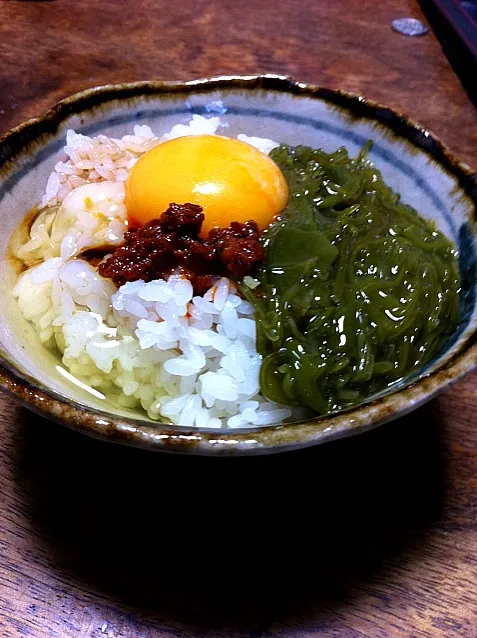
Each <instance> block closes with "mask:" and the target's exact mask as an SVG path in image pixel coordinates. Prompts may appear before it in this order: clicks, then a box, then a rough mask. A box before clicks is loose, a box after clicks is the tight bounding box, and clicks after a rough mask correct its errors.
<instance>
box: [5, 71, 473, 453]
mask: <svg viewBox="0 0 477 638" xmlns="http://www.w3.org/2000/svg"><path fill="white" fill-rule="evenodd" d="M220 89H235V90H246V91H254V90H264V91H267V90H269V91H274V92H284V93H287V94H295V95H305V96H308V97H311V98H314V99H317V100H320V101H325V102H327V103H328V104H330V105H332V106H335V107H337V108H339V109H341V110H345V111H346V112H347V115H348V116H350V117H352V118H355V119H367V120H371V121H374V122H378V123H380V124H383V125H384V126H385V127H386V128H387V129H390V130H391V131H392V132H393V133H394V134H395V135H396V136H397V137H398V138H404V139H405V140H407V141H408V142H410V143H411V144H412V145H413V146H415V147H417V148H419V149H420V150H422V151H424V152H426V153H427V154H428V155H430V156H431V157H432V159H434V160H435V161H437V162H438V163H439V164H440V165H441V167H443V168H444V169H445V170H446V171H447V172H449V173H451V174H452V175H453V176H454V177H456V178H457V181H458V183H459V186H460V187H461V189H463V191H464V192H465V193H466V195H467V196H468V197H469V198H470V199H471V200H472V202H473V203H474V205H475V206H477V174H476V173H475V172H474V171H472V169H471V168H470V167H469V166H468V165H466V164H465V163H463V162H461V161H460V160H458V159H457V158H456V157H455V156H454V155H453V153H452V152H451V151H450V150H449V148H448V147H447V146H446V145H445V144H444V143H443V142H441V140H440V139H439V138H438V137H437V136H435V135H434V134H433V133H431V132H430V131H429V130H427V129H425V128H424V127H423V126H421V125H420V124H419V123H417V122H416V121H414V120H412V119H409V118H407V117H406V116H404V115H403V114H401V113H400V112H399V111H396V110H395V109H393V108H390V107H388V106H384V105H382V104H379V103H377V102H374V101H372V100H368V99H365V98H363V97H362V96H360V95H358V94H355V93H351V92H348V91H342V90H339V89H329V88H325V87H321V86H314V85H312V84H305V83H303V82H298V81H296V80H294V79H292V78H290V77H286V76H279V75H272V74H266V75H246V76H218V77H212V78H201V79H195V80H190V81H184V82H183V81H141V82H128V83H122V84H108V85H103V86H97V87H92V88H89V89H85V90H83V91H80V92H78V93H75V94H73V95H71V96H69V97H67V98H65V99H63V100H61V101H60V102H58V103H57V104H55V105H54V106H53V107H52V108H51V109H49V110H48V111H46V112H45V113H44V114H43V115H40V116H38V117H35V118H32V119H29V120H27V121H26V122H24V123H22V124H20V125H18V126H16V127H14V128H12V129H11V130H10V131H8V132H7V133H5V134H4V135H2V136H1V137H0V169H2V167H3V166H5V165H7V164H10V163H11V162H13V161H15V159H16V157H17V156H18V155H19V154H21V152H22V151H24V149H25V147H27V146H28V145H29V144H31V143H33V142H35V141H38V140H39V141H40V142H41V137H42V136H43V135H47V136H53V135H55V134H56V133H57V131H58V129H59V127H60V125H61V124H62V122H63V121H64V120H65V119H67V118H68V117H70V116H71V115H74V114H79V113H81V112H84V111H86V110H92V109H94V108H95V107H98V106H100V105H101V104H105V103H108V102H111V101H114V100H123V101H124V100H127V99H133V98H138V97H148V96H149V97H154V96H160V95H163V94H174V93H177V94H181V93H183V94H187V93H199V92H211V91H218V90H220ZM476 365H477V328H476V329H474V330H473V331H472V333H471V334H470V335H469V336H468V337H467V339H466V340H465V341H464V342H463V343H462V344H461V345H460V346H459V348H458V350H457V351H456V352H455V353H454V354H453V355H452V357H450V358H448V359H446V360H445V361H443V362H442V363H441V364H439V365H438V366H437V367H436V368H435V369H434V370H433V371H432V372H430V373H429V374H427V375H425V376H423V377H421V378H420V379H419V380H417V381H416V382H415V383H411V384H408V385H404V386H403V387H400V388H397V389H396V390H394V391H392V392H390V393H388V394H385V395H383V396H380V397H378V398H375V399H372V400H370V401H368V402H366V403H363V404H360V405H358V406H356V407H354V408H350V409H347V410H344V411H340V412H337V413H332V414H330V415H327V416H321V417H312V418H309V419H306V420H303V421H298V422H293V423H287V424H283V425H269V426H260V427H257V428H247V429H240V430H211V429H207V430H206V429H203V430H199V429H196V428H190V427H186V426H171V425H168V424H161V423H158V424H153V423H152V422H150V421H146V420H143V419H140V418H137V419H136V418H128V417H122V416H119V415H113V414H111V413H108V412H103V411H101V410H100V409H96V408H92V407H86V406H83V405H81V404H79V403H77V402H76V401H74V400H72V399H68V398H66V397H64V396H62V395H59V394H57V393H56V392H54V391H53V390H50V389H47V388H45V387H43V386H42V385H41V383H39V382H38V381H36V380H34V379H32V378H30V377H28V376H26V375H24V374H23V373H22V372H21V371H20V370H18V369H16V368H15V367H14V366H12V364H11V363H10V362H9V361H7V360H6V359H3V360H0V390H3V391H5V392H6V393H8V394H9V395H11V396H13V397H14V398H16V399H17V400H18V401H20V403H22V404H23V405H25V406H26V407H28V408H30V409H32V410H34V411H35V412H37V413H39V414H40V415H42V416H46V417H48V418H50V419H53V420H55V421H58V422H61V423H63V424H65V425H67V426H69V427H71V428H73V429H75V430H79V431H81V432H84V433H86V434H89V435H92V436H95V437H97V438H102V439H105V440H108V441H113V442H117V443H124V444H128V445H132V446H136V447H142V448H147V449H153V450H163V451H170V452H181V453H195V454H206V455H243V454H265V453H271V452H281V451H286V450H289V449H296V448H300V447H307V446H310V445H314V444H318V443H322V442H325V441H328V440H332V439H335V438H341V437H345V436H350V435H353V434H356V433H358V432H361V431H364V430H368V429H371V428H374V427H377V426H378V425H380V424H382V423H384V422H386V421H389V420H391V419H393V418H396V417H398V416H402V415H404V414H405V413H406V412H408V411H410V410H412V409H414V408H415V407H417V406H418V405H420V404H421V403H424V402H425V401H427V400H428V399H430V398H431V397H432V396H434V395H435V394H436V393H437V392H439V391H440V390H442V389H443V388H444V387H446V386H448V385H449V384H450V383H453V382H455V381H457V380H458V379H459V378H460V377H462V376H463V375H464V374H466V373H468V372H470V371H471V370H472V369H473V368H474V367H475V366H476ZM403 406H404V407H403Z"/></svg>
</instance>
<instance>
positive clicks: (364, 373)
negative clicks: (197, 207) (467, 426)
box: [243, 146, 460, 414]
mask: <svg viewBox="0 0 477 638" xmlns="http://www.w3.org/2000/svg"><path fill="white" fill-rule="evenodd" d="M366 150H367V149H363V151H362V152H361V153H360V154H359V156H358V158H357V159H356V160H353V159H350V158H349V156H348V153H347V151H346V150H345V149H344V148H340V149H338V150H337V151H336V152H334V153H332V154H327V153H325V152H324V151H322V150H312V149H311V148H308V147H304V146H302V147H296V148H292V147H287V146H281V147H280V148H279V149H276V150H274V151H272V157H273V159H274V160H275V161H276V162H277V164H278V165H279V166H280V168H281V169H282V171H283V172H284V174H285V175H286V178H287V180H288V183H289V186H290V192H291V196H290V202H289V205H288V207H287V209H286V210H285V211H284V213H283V215H282V216H281V218H280V220H279V221H277V222H276V223H274V224H273V225H272V226H271V227H270V229H269V230H268V231H267V232H265V233H264V235H263V238H264V246H265V249H266V263H265V266H264V267H263V269H262V270H261V271H260V272H259V275H258V279H259V281H260V283H261V285H260V286H258V287H256V288H253V289H250V288H248V287H247V285H244V286H243V291H244V293H245V294H246V296H247V298H248V299H249V300H251V301H252V302H253V303H254V304H255V308H256V318H257V333H258V342H257V348H258V350H259V352H260V353H261V354H262V355H263V356H264V361H263V363H262V368H261V373H260V374H261V387H262V392H264V393H265V394H266V395H267V396H268V397H269V398H270V399H273V400H274V401H278V402H280V403H288V404H296V405H302V404H304V405H307V406H309V407H311V408H313V409H314V410H316V411H317V412H319V413H321V414H326V413H328V412H332V411H335V410H339V409H341V408H346V407H349V406H352V405H355V404H357V403H360V402H362V401H364V400H366V399H367V398H369V397H371V396H372V395H374V394H376V393H378V392H380V391H382V390H385V389H387V388H389V387H390V386H392V385H394V384H396V383H398V382H400V381H402V380H404V379H405V378H406V377H408V376H409V375H411V374H412V373H414V372H417V371H420V370H421V369H422V367H423V366H424V365H425V364H426V363H428V362H429V361H431V360H432V359H433V358H434V357H436V356H437V355H438V354H439V353H440V351H441V349H442V347H443V346H444V344H445V342H446V340H447V338H448V337H449V336H450V335H452V333H453V331H454V329H455V327H456V325H457V320H458V317H459V297H458V291H459V286H460V279H459V273H458V266H457V259H456V250H455V248H454V246H453V244H452V243H451V242H450V241H449V240H448V239H447V238H446V237H445V236H444V235H443V234H442V233H440V232H439V231H438V230H437V229H436V228H435V226H434V225H433V224H432V223H430V222H427V221H426V220H425V219H424V218H422V217H420V216H419V215H418V214H417V213H416V211H415V210H413V209H412V208H411V207H410V206H407V205H405V204H402V203H401V202H400V196H399V195H397V194H396V193H394V192H393V191H392V190H391V189H390V188H389V187H388V186H386V184H385V183H384V182H383V179H382V177H381V175H380V173H379V171H378V170H376V168H375V167H374V166H373V165H372V164H371V163H370V162H369V161H368V160H367V159H366Z"/></svg>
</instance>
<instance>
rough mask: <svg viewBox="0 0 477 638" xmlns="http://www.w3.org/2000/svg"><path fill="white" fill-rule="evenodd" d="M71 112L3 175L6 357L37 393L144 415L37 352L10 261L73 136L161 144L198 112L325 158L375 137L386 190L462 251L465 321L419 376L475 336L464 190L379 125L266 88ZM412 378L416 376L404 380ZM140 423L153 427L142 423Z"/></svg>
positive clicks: (141, 99) (164, 95)
mask: <svg viewBox="0 0 477 638" xmlns="http://www.w3.org/2000/svg"><path fill="white" fill-rule="evenodd" d="M95 102H98V100H96V101H95ZM70 111H71V113H70V114H69V115H64V114H62V116H61V118H57V120H56V121H55V127H53V128H54V129H55V130H53V132H52V131H51V128H52V127H51V126H46V125H45V126H44V127H43V129H41V130H40V133H41V134H40V135H38V137H37V139H36V140H34V141H33V142H31V143H29V144H28V145H27V146H26V147H25V148H23V149H22V150H21V152H19V153H18V154H16V155H15V156H14V157H12V158H11V160H12V161H7V162H6V163H5V164H4V166H3V168H2V169H1V172H0V178H1V181H0V218H1V220H2V230H3V232H2V233H1V235H0V254H1V256H2V260H1V263H0V269H1V272H0V275H1V277H2V281H3V286H4V291H5V292H6V294H5V295H4V303H3V304H2V305H1V307H0V351H1V354H2V356H3V358H4V361H5V362H6V365H7V366H10V367H12V368H14V369H16V370H17V371H19V372H20V374H21V375H23V376H24V377H25V378H26V379H28V380H30V381H31V380H35V381H34V382H35V383H36V384H37V385H38V386H39V387H42V388H46V389H49V390H51V391H53V392H54V393H55V394H57V395H59V396H60V397H64V398H66V399H68V400H73V401H75V402H77V403H78V404H80V405H81V406H84V407H89V408H94V409H97V410H101V411H104V412H107V413H110V414H113V415H117V416H120V417H125V416H129V417H131V416H134V417H136V418H137V417H138V415H137V413H136V412H134V413H132V412H131V411H130V410H128V409H126V408H122V407H121V406H119V405H116V404H114V403H112V402H109V401H108V400H107V399H105V398H103V397H102V395H100V394H99V393H98V392H96V391H94V390H93V391H92V390H91V389H88V388H87V387H84V386H82V385H81V384H78V383H76V382H74V380H72V379H71V378H69V377H68V374H67V373H66V374H65V371H64V370H63V369H62V366H61V364H60V361H59V359H58V358H57V357H56V355H55V354H54V353H52V352H50V351H48V350H46V349H45V348H43V347H42V346H40V345H39V342H38V339H37V336H36V334H35V333H34V330H33V328H32V326H31V325H30V324H29V323H28V322H26V321H25V320H24V319H23V317H22V316H21V314H20V312H19V310H18V308H17V306H16V302H15V300H14V299H13V297H12V295H11V294H10V293H11V290H12V287H13V285H14V282H15V278H16V277H17V270H16V264H15V262H14V260H12V259H11V247H9V240H10V237H11V235H12V233H13V231H14V230H15V229H17V228H18V227H19V225H20V223H21V221H22V219H23V218H24V217H25V215H26V214H27V213H28V211H29V210H30V209H31V208H32V207H33V206H34V205H36V204H38V202H39V201H40V199H41V197H42V194H43V191H44V188H45V185H46V181H47V179H48V176H49V174H50V172H51V171H52V170H53V167H54V165H55V163H56V162H57V161H59V160H61V159H64V156H63V152H62V147H63V146H64V144H65V135H66V131H67V130H68V129H70V128H72V129H75V130H76V131H77V132H80V133H83V134H85V135H90V136H94V135H98V134H104V135H108V136H112V137H120V136H122V135H125V134H128V133H131V132H132V129H133V127H134V125H136V124H147V125H149V126H150V127H151V128H152V129H153V131H154V132H155V133H156V134H157V135H158V136H160V135H161V134H162V133H164V132H166V131H168V130H169V129H170V128H171V127H172V126H173V125H174V124H177V123H187V122H188V121H189V120H190V118H191V116H192V114H194V113H197V114H200V115H203V116H206V117H214V116H220V119H221V122H222V126H221V128H220V129H219V130H218V131H217V132H218V133H219V134H224V135H229V136H235V135H237V134H238V133H246V134H247V135H255V136H260V137H269V138H272V139H274V140H277V141H280V142H285V143H287V144H292V145H297V144H306V145H310V146H315V147H322V148H324V149H325V150H326V151H333V150H335V149H336V148H338V147H339V146H345V147H346V148H347V149H348V151H349V152H350V154H351V155H356V154H357V153H358V152H359V150H360V149H361V148H362V147H363V146H364V145H365V144H366V143H367V142H368V140H370V139H371V140H372V141H373V146H372V149H371V152H370V155H369V156H370V159H371V160H372V161H373V162H374V163H375V165H376V166H377V167H378V168H379V169H380V171H381V172H382V174H383V177H384V179H385V180H386V182H387V183H388V184H389V185H390V186H391V187H392V188H393V189H394V190H396V191H397V192H398V193H400V194H401V196H402V200H403V201H404V202H405V203H408V204H410V205H411V206H413V207H415V208H416V210H417V211H418V212H419V213H420V214H421V215H422V216H424V217H426V218H429V219H433V220H434V221H435V222H436V224H437V226H438V228H439V229H440V230H441V231H442V232H443V233H444V234H445V235H446V236H447V237H449V238H451V239H452V240H453V241H454V242H455V244H456V245H457V247H458V249H459V258H460V268H461V274H462V276H463V281H464V295H463V312H462V319H461V322H460V325H459V327H458V329H457V331H456V333H455V335H454V336H453V338H452V339H451V340H450V341H449V342H448V344H447V346H446V348H445V349H444V352H442V353H441V355H440V356H439V357H438V358H437V359H436V360H435V361H433V362H431V363H430V364H428V365H427V366H426V368H425V369H423V370H421V371H420V372H419V374H418V375H417V376H422V375H423V374H428V373H430V372H432V371H433V370H434V369H436V368H437V367H438V366H439V365H441V364H442V361H443V360H444V359H448V358H449V357H451V356H452V355H453V354H454V353H455V352H456V351H457V349H458V348H459V345H460V344H462V343H463V342H464V341H465V340H466V339H467V338H468V337H469V335H470V334H471V333H472V331H473V330H474V329H475V324H476V319H477V310H476V304H475V237H476V228H475V222H474V220H473V211H474V204H473V202H472V201H471V199H470V198H469V197H468V196H466V195H465V193H464V191H463V189H462V188H461V187H460V186H459V183H458V180H457V178H456V177H455V176H454V175H453V174H452V173H451V172H448V171H447V170H446V169H445V168H444V167H443V166H442V164H440V163H439V162H438V161H436V160H435V159H433V158H432V157H431V156H430V155H429V154H427V153H426V152H424V151H423V150H420V149H418V148H417V147H416V146H414V145H413V144H412V143H411V142H410V141H408V140H407V139H405V138H404V137H399V136H397V135H396V134H394V133H393V132H392V131H390V130H389V129H388V128H387V127H386V126H384V125H382V124H380V123H379V122H378V121H376V120H372V119H369V118H359V117H355V116H354V115H353V113H352V112H350V111H348V110H347V109H346V108H340V107H337V106H336V105H333V104H331V103H329V102H327V101H326V100H324V99H318V98H317V97H316V96H312V95H309V94H306V93H303V94H299V93H298V94H293V93H287V92H283V91H281V90H280V91H279V90H276V91H275V90H273V89H268V90H264V89H260V88H254V90H245V89H244V88H242V87H240V86H238V87H234V86H230V87H228V88H221V89H214V87H213V86H211V88H210V89H209V90H207V89H206V88H204V86H202V87H201V88H200V90H193V89H191V88H188V89H185V90H184V91H183V92H181V91H177V90H175V91H173V92H170V93H168V92H157V93H154V92H153V93H152V94H148V95H146V94H144V95H142V96H136V97H130V96H128V97H117V98H115V99H108V100H105V101H102V102H101V101H100V103H99V104H97V103H95V104H94V105H93V104H91V103H88V101H86V103H85V102H84V101H83V103H82V104H81V105H80V106H78V105H76V106H75V107H74V108H72V109H70ZM415 377H416V375H415ZM413 380H415V378H414V379H408V380H407V382H411V381H413ZM143 420H144V421H145V422H147V421H149V419H148V418H147V417H146V416H144V418H143ZM149 422H150V421H149ZM150 423H151V422H150Z"/></svg>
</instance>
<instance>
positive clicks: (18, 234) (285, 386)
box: [0, 76, 476, 454]
mask: <svg viewBox="0 0 477 638" xmlns="http://www.w3.org/2000/svg"><path fill="white" fill-rule="evenodd" d="M350 115H353V119H351V118H350ZM1 145H3V146H1ZM0 146H1V148H2V153H3V154H2V155H0V157H1V158H2V160H3V166H2V185H1V192H0V196H1V200H0V214H1V215H2V220H4V222H5V224H4V225H5V234H4V237H3V239H2V241H3V244H2V251H3V260H2V270H3V273H2V274H3V279H4V282H5V286H6V287H7V289H8V294H7V296H6V301H5V304H4V307H3V309H2V313H1V317H0V341H1V348H2V370H1V374H0V383H1V385H2V387H3V389H5V390H6V391H7V392H10V393H11V394H13V395H15V396H16V397H17V398H19V399H20V400H21V401H23V402H24V403H26V404H27V405H28V406H29V407H31V408H33V409H34V410H36V411H39V412H40V413H42V414H45V415H47V416H49V417H52V418H54V419H57V420H59V421H62V422H64V423H66V424H67V425H70V426H72V427H75V428H77V429H79V430H81V431H84V432H87V433H90V434H93V435H95V436H100V437H102V438H107V439H109V440H113V441H120V442H126V443H129V444H133V445H138V446H142V447H149V448H153V449H165V450H170V451H180V452H195V453H204V454H215V453H218V454H245V453H266V452H274V451H281V450H287V449H292V448H295V447H303V446H306V445H311V444H315V443H319V442H322V441H325V440H328V439H331V438H336V437H338V436H344V435H349V434H353V433H356V432H359V431H362V430H364V429H368V428H370V427H374V426H375V425H378V424H380V423H382V422H384V421H386V420H389V419H390V418H394V417H396V416H399V415H400V414H403V413H405V412H406V411H409V410H410V409H412V408H414V407H416V406H417V405H419V404H420V403H422V402H423V401H425V400H427V399H428V398H430V397H431V396H433V394H435V392H437V391H438V390H439V389H441V388H442V387H444V386H445V385H447V384H448V383H449V382H451V381H453V380H455V379H457V378H458V377H459V376H461V375H462V374H464V373H465V372H467V371H468V370H469V369H471V368H472V367H473V365H474V360H475V353H474V348H473V340H472V336H473V334H474V332H475V321H476V308H475V256H474V255H475V222H474V212H475V202H474V201H473V199H472V188H473V187H475V176H474V175H472V173H471V171H470V170H469V169H467V168H466V167H464V166H462V165H461V164H460V163H459V162H458V161H457V160H454V159H453V158H452V156H451V155H450V154H449V153H448V152H447V151H446V149H444V148H443V147H442V145H440V143H439V142H438V141H436V140H435V139H434V138H433V137H432V136H430V135H429V134H428V133H426V132H423V131H422V129H420V128H419V127H418V126H417V125H415V124H413V123H411V122H407V121H405V120H404V118H402V116H399V115H397V114H395V113H393V112H392V111H389V110H386V109H384V108H383V107H379V106H378V105H374V104H371V103H367V102H365V101H364V100H362V99H361V98H357V97H354V96H347V95H343V94H341V93H339V92H335V93H333V92H327V91H326V90H324V89H316V88H313V87H305V86H304V85H301V84H298V83H294V82H292V81H290V80H287V79H284V78H277V77H271V76H266V77H254V78H235V79H230V78H219V79H216V80H209V81H196V82H191V83H184V84H179V83H169V84H167V83H166V84H163V83H140V84H133V85H125V86H122V85H121V86H117V87H103V88H100V89H93V90H91V91H87V92H85V93H83V94H79V95H77V96H73V98H70V99H69V100H66V101H64V102H63V103H60V104H59V105H58V106H57V107H55V109H53V110H52V111H50V112H49V113H48V114H46V115H45V116H44V117H43V118H40V119H38V120H34V121H31V122H29V123H26V124H25V125H23V126H22V127H19V128H18V129H16V130H14V131H12V132H11V133H10V134H7V136H5V137H4V138H3V140H2V141H1V142H0ZM432 155H433V156H434V157H433V158H432ZM474 197H475V191H474Z"/></svg>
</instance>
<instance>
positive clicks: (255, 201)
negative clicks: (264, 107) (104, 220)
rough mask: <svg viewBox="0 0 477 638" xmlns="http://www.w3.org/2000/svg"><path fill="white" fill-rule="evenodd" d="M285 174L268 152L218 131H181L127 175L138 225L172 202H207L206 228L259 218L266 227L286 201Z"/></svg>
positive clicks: (205, 230) (133, 217)
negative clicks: (217, 132)
mask: <svg viewBox="0 0 477 638" xmlns="http://www.w3.org/2000/svg"><path fill="white" fill-rule="evenodd" d="M287 201H288V186H287V183H286V180H285V178H284V176H283V174H282V172H281V171H280V169H279V168H278V166H277V165H276V164H275V162H274V161H273V160H271V159H270V158H269V157H268V155H265V154H264V153H262V152H261V151H259V150H258V149H257V148H255V147H254V146H250V144H246V143H245V142H240V141H239V140H235V139H231V138H228V137H220V136H217V135H195V136H187V137H179V138H177V139H174V140H170V141H168V142H163V143H162V144H159V145H158V146H156V147H155V148H153V149H151V150H150V151H148V152H147V153H145V154H144V155H143V156H142V157H141V158H140V159H139V160H138V161H137V162H136V164H135V165H134V166H133V168H132V169H131V171H130V173H129V176H128V179H127V181H126V207H127V210H128V215H129V218H130V221H131V223H132V224H133V225H143V224H145V223H147V222H148V221H150V220H152V219H157V218H158V217H160V215H161V214H162V213H163V212H164V211H165V210H167V208H169V205H170V204H171V203H176V204H186V203H190V204H198V205H199V206H202V209H203V213H204V215H205V221H204V224H203V226H202V234H203V235H206V234H207V233H208V231H209V230H210V229H211V228H214V227H220V228H225V227H227V226H229V225H230V223H231V222H235V221H236V222H242V223H245V222H247V221H249V220H251V219H252V220H254V221H255V222H256V223H257V225H258V227H259V230H261V231H262V230H264V229H265V228H266V227H267V226H268V225H269V224H270V223H271V222H272V220H273V218H274V217H275V216H276V215H278V213H280V212H281V211H282V210H283V209H284V208H285V206H286V204H287Z"/></svg>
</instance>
